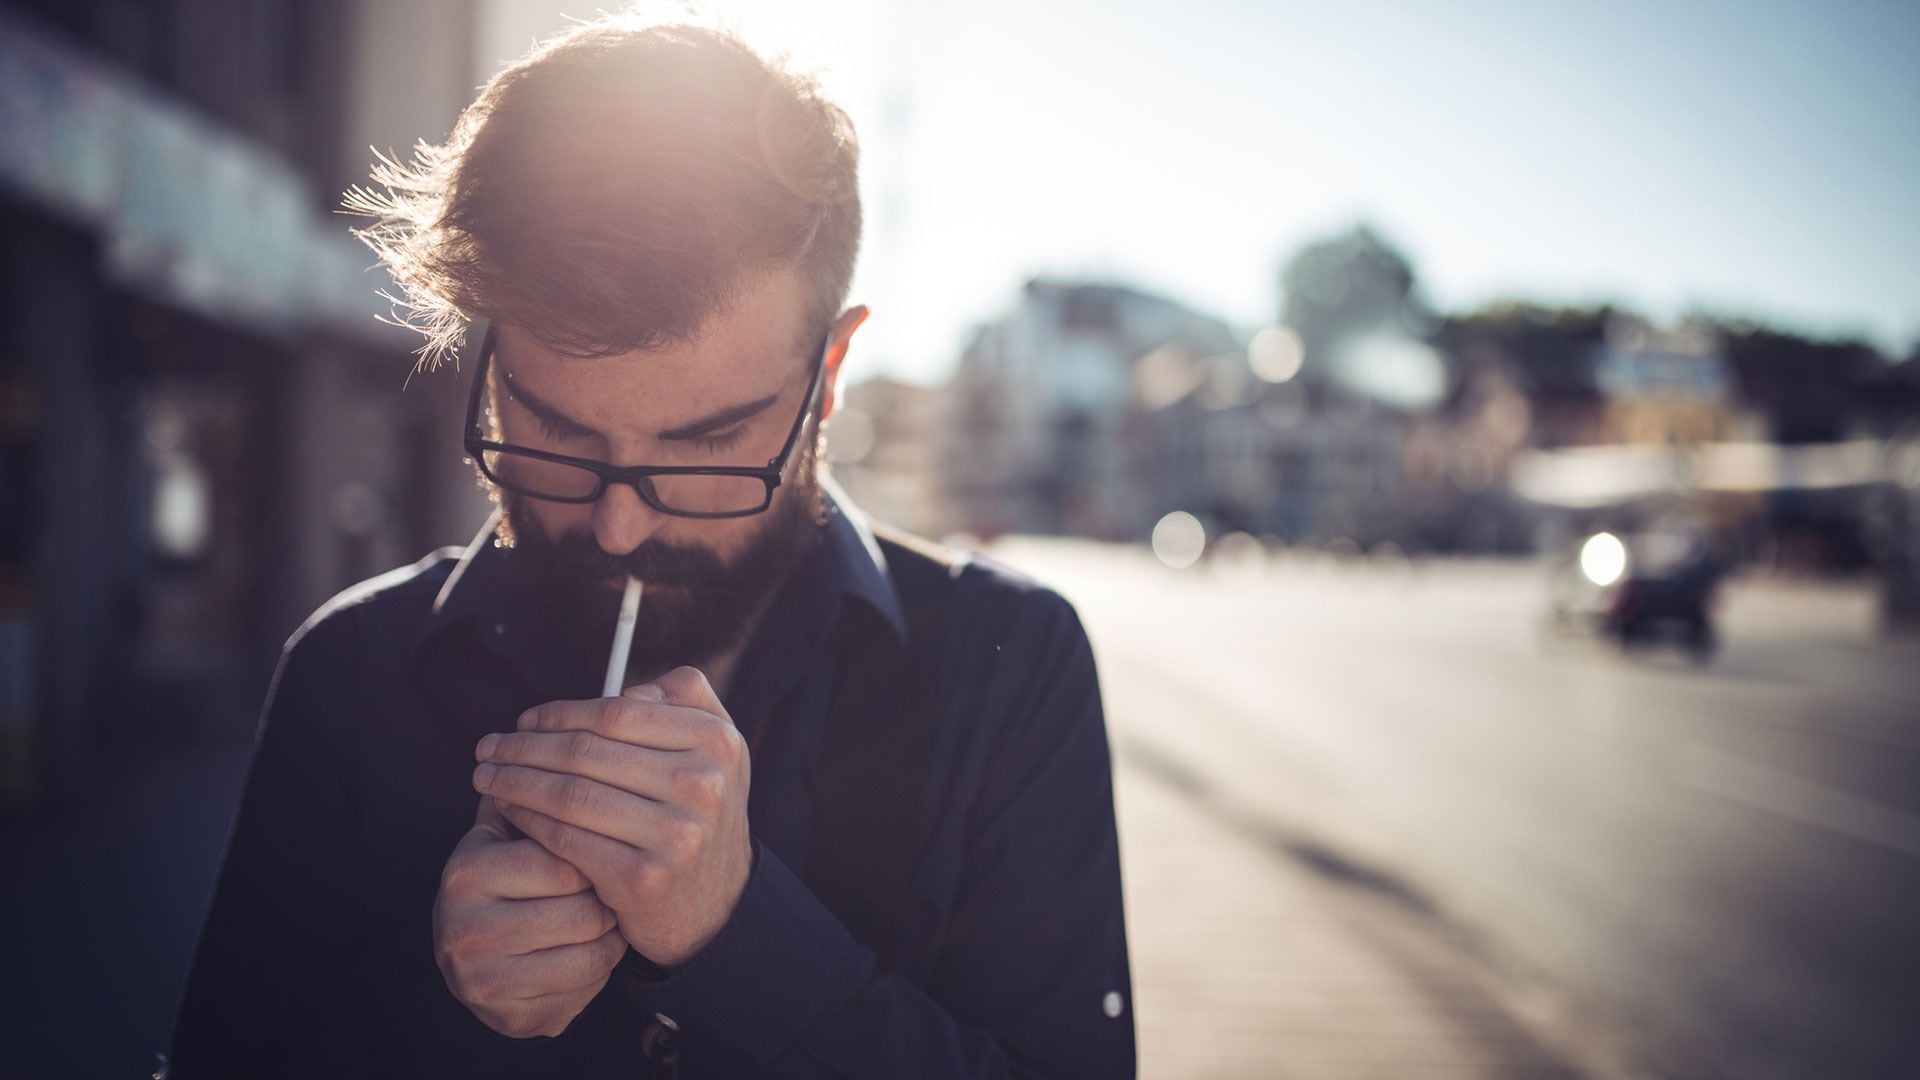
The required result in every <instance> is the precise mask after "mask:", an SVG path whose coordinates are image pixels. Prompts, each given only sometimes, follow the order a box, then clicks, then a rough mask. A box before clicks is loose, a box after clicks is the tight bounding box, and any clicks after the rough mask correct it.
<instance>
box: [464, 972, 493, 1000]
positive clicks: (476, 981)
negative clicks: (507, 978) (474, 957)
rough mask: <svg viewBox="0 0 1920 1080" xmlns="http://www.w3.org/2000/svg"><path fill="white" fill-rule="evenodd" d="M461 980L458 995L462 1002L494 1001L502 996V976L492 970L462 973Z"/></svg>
mask: <svg viewBox="0 0 1920 1080" xmlns="http://www.w3.org/2000/svg"><path fill="white" fill-rule="evenodd" d="M459 980H460V984H461V985H460V989H459V990H458V991H457V994H458V996H459V998H460V999H461V1000H462V1001H492V1000H494V999H495V998H497V997H499V996H500V991H501V979H500V975H499V973H498V972H497V971H495V970H494V969H492V968H480V969H478V970H472V969H470V970H467V971H464V972H461V973H460V976H459Z"/></svg>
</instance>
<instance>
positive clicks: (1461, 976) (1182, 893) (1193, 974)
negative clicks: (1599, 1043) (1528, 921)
mask: <svg viewBox="0 0 1920 1080" xmlns="http://www.w3.org/2000/svg"><path fill="white" fill-rule="evenodd" d="M1102 682H1103V683H1104V684H1105V694H1104V696H1105V698H1106V702H1107V710H1108V724H1109V728H1110V730H1111V733H1112V737H1113V741H1114V753H1115V787H1116V796H1115V797H1116V801H1117V804H1118V814H1119V826H1120V846H1121V860H1122V864H1121V866H1122V873H1123V875H1124V877H1125V887H1126V897H1127V931H1128V935H1129V945H1130V951H1131V954H1132V962H1133V980H1134V997H1135V1007H1136V1013H1135V1024H1136V1028H1137V1031H1138V1035H1139V1043H1140V1075H1141V1076H1142V1077H1143V1078H1146V1080H1157V1078H1174V1077H1178V1078H1182V1080H1185V1078H1190V1077H1191V1078H1214V1077H1306V1078H1340V1080H1348V1078H1359V1077H1369V1078H1370V1077H1394V1078H1399V1077H1419V1078H1422V1080H1443V1078H1454V1077H1459V1078H1467V1077H1476V1078H1477V1077H1496V1078H1506V1077H1515V1078H1520V1077H1524V1078H1529V1080H1531V1078H1543V1080H1544V1078H1549V1077H1555V1078H1558V1077H1580V1076H1586V1075H1590V1074H1591V1070H1589V1069H1583V1068H1579V1067H1576V1066H1574V1065H1573V1064H1571V1063H1570V1062H1569V1061H1568V1060H1567V1057H1566V1053H1565V1052H1564V1051H1562V1050H1558V1049H1556V1048H1554V1047H1552V1046H1550V1045H1549V1042H1548V1040H1546V1039H1544V1038H1543V1037H1542V1034H1541V1033H1540V1032H1539V1031H1537V1030H1536V1028H1538V1027H1539V1026H1540V1025H1539V1022H1538V1021H1537V1020H1535V1021H1532V1022H1529V1021H1526V1020H1523V1019H1522V1018H1521V1017H1520V1016H1518V1015H1517V1013H1518V1011H1519V1010H1518V1009H1517V1008H1516V1004H1515V1001H1516V999H1517V997H1518V995H1516V994H1514V993H1511V992H1510V988H1509V987H1507V986H1505V985H1504V984H1503V983H1502V982H1501V980H1500V978H1499V977H1498V976H1497V974H1496V973H1495V972H1494V971H1492V970H1491V969H1490V968H1489V966H1488V965H1487V964H1486V962H1484V961H1483V960H1481V959H1480V958H1479V957H1478V956H1476V955H1475V953H1474V951H1473V950H1472V948H1471V947H1470V945H1469V943H1468V942H1467V941H1466V940H1465V939H1464V938H1463V937H1462V936H1461V935H1460V934H1458V933H1457V932H1456V931H1454V930H1453V929H1452V928H1451V927H1450V926H1449V925H1448V923H1447V922H1446V921H1445V919H1444V918H1443V917H1442V916H1441V915H1440V914H1439V913H1437V912H1436V911H1435V910H1433V908H1432V907H1431V906H1430V905H1429V904H1428V902H1427V901H1426V900H1425V899H1424V898H1423V897H1422V896H1421V895H1420V894H1419V893H1418V892H1417V891H1415V890H1413V889H1411V888H1409V887H1408V886H1406V885H1405V884H1403V883H1402V882H1400V881H1399V880H1398V879H1396V878H1395V877H1393V876H1392V874H1391V873H1390V872H1387V871H1383V870H1380V869H1376V868H1373V867H1371V866H1369V865H1368V863H1367V862H1366V861H1365V859H1366V858H1367V856H1366V855H1364V854H1362V855H1359V856H1358V858H1356V857H1355V856H1354V855H1351V854H1349V852H1364V850H1365V848H1366V846H1367V845H1365V844H1354V845H1352V846H1351V847H1349V846H1347V845H1344V844H1342V843H1341V841H1342V840H1343V839H1347V838H1348V837H1343V835H1342V823H1341V822H1339V821H1338V820H1335V819H1331V818H1328V817H1327V816H1326V814H1327V810H1326V808H1325V807H1323V806H1321V805H1319V804H1318V803H1316V802H1315V800H1314V797H1313V793H1312V792H1301V791H1297V790H1295V791H1281V790H1279V784H1277V783H1276V781H1275V779H1274V778H1270V777H1263V776H1259V775H1253V771H1254V770H1255V769H1257V768H1258V765H1257V764H1256V763H1255V762H1254V761H1252V760H1249V759H1248V758H1246V757H1244V756H1241V755H1240V754H1239V753H1237V751H1236V748H1235V747H1233V746H1231V745H1227V744H1223V743H1221V742H1217V741H1208V740H1205V739H1198V738H1193V737H1191V728H1190V727H1189V726H1188V725H1186V724H1183V723H1182V720H1183V718H1185V717H1187V716H1190V715H1191V714H1192V711H1193V709H1194V708H1195V707H1196V706H1195V704H1194V703H1193V702H1180V701H1175V700H1170V699H1169V698H1168V696H1167V691H1166V690H1165V689H1164V688H1161V687H1157V686H1153V685H1151V684H1150V683H1148V682H1146V681H1144V680H1140V679H1135V678H1130V677H1128V675H1127V674H1126V673H1125V672H1123V671H1119V670H1114V669H1113V668H1112V667H1110V666H1106V665H1103V670H1102Z"/></svg>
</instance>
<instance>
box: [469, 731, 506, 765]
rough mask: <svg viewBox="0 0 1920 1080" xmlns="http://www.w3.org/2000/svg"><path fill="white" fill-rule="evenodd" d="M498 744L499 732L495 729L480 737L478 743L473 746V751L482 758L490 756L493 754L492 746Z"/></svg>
mask: <svg viewBox="0 0 1920 1080" xmlns="http://www.w3.org/2000/svg"><path fill="white" fill-rule="evenodd" d="M499 745H500V733H499V732H497V731H495V732H489V733H488V734H486V735H485V736H482V737H481V739H480V745H479V746H476V747H474V748H473V752H474V753H475V754H478V755H479V756H480V757H481V758H482V759H486V758H490V757H492V756H493V748H494V747H496V746H499Z"/></svg>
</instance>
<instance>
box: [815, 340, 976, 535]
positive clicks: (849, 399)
mask: <svg viewBox="0 0 1920 1080" xmlns="http://www.w3.org/2000/svg"><path fill="white" fill-rule="evenodd" d="M947 397H948V395H947V391H946V390H945V389H944V388H934V387H925V386H917V385H915V384H913V383H908V382H901V381H900V380H898V379H890V378H886V377H884V376H881V377H875V378H871V379H865V380H862V381H861V382H858V383H856V384H854V385H853V386H851V387H849V388H847V390H846V392H845V393H844V394H842V395H841V397H840V400H839V404H838V405H836V406H835V408H834V413H833V418H832V419H831V420H830V421H829V422H828V423H827V449H828V454H829V456H830V458H831V460H832V463H833V464H832V469H833V475H834V478H835V479H837V480H838V481H839V482H840V484H841V486H842V487H844V488H845V489H846V491H847V493H848V494H849V495H850V496H852V498H853V501H854V504H855V505H857V506H859V507H860V508H861V509H862V510H863V511H865V512H866V513H867V514H869V515H870V516H872V517H874V518H876V519H878V520H880V521H885V522H888V523H890V524H893V525H897V526H899V527H901V528H903V529H906V530H907V531H909V532H912V533H915V534H917V535H920V536H930V537H938V536H944V535H946V534H947V533H949V532H951V531H953V529H954V527H955V526H954V522H953V515H952V513H951V510H950V507H949V505H948V503H947V500H946V493H945V492H944V491H943V490H942V489H941V478H942V474H943V470H942V468H941V462H940V449H941V442H940V439H941V432H942V430H943V429H944V427H945V424H946V407H947Z"/></svg>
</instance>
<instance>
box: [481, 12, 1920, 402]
mask: <svg viewBox="0 0 1920 1080" xmlns="http://www.w3.org/2000/svg"><path fill="white" fill-rule="evenodd" d="M603 4H607V5H608V6H610V0H596V2H593V3H591V4H590V5H578V4H575V5H569V4H565V3H555V2H553V0H490V7H491V9H492V11H491V14H490V16H489V19H488V23H487V26H486V28H485V30H484V31H483V40H482V49H483V50H484V51H485V54H486V55H488V56H490V57H493V58H495V59H496V60H499V61H502V62H503V61H505V60H506V59H508V58H510V57H512V56H514V55H518V54H519V53H520V52H522V51H524V49H525V47H526V45H527V43H528V41H529V39H530V38H531V37H532V36H533V35H536V34H542V33H545V32H547V31H549V30H551V29H555V28H558V27H559V26H561V25H562V20H561V19H560V17H559V12H563V11H571V12H577V13H583V14H590V13H591V12H592V11H593V10H594V8H595V7H598V6H602V5H603ZM719 6H720V9H721V10H722V11H723V12H727V13H729V14H731V13H734V12H737V13H738V16H739V19H740V22H741V24H742V28H743V29H745V30H746V31H747V32H748V33H749V35H750V36H753V37H755V38H756V39H757V40H761V41H768V42H773V43H775V44H776V45H778V46H780V47H784V48H788V49H791V50H792V51H793V52H794V53H795V55H796V57H798V58H800V59H801V60H802V61H803V62H804V63H805V64H807V66H815V67H820V68H822V69H824V71H823V73H824V74H825V75H826V77H827V81H828V84H829V86H830V87H832V89H833V90H834V92H835V94H836V96H837V97H838V99H839V100H840V101H841V103H842V104H843V105H844V106H845V107H846V108H847V109H848V111H849V112H850V113H851V114H852V115H853V117H854V122H855V124H856V126H857V128H858V130H859V132H860V136H861V141H862V147H863V155H864V156H863V162H862V168H863V177H862V190H863V193H864V197H865V200H866V207H867V222H868V226H867V238H866V244H865V249H864V253H863V255H862V258H861V264H860V270H859V273H858V275H857V277H856V279H855V282H854V291H855V296H856V299H858V300H861V301H863V302H866V303H868V304H869V305H871V306H872V308H873V309H874V317H873V319H872V321H871V322H870V323H869V324H868V326H867V328H866V329H864V330H862V332H861V334H862V338H863V339H864V340H863V341H862V342H861V343H860V344H859V345H857V346H856V351H857V352H859V353H861V354H862V355H861V356H860V357H858V358H857V365H856V366H857V367H858V368H859V369H860V370H857V371H855V372H854V375H855V377H860V376H864V375H867V374H873V373H877V372H882V371H884V372H888V373H891V374H894V375H898V376H900V377H903V378H908V379H914V380H917V381H928V382H930V381H937V380H938V379H940V378H942V377H943V376H944V375H945V374H946V373H947V372H948V371H949V370H950V368H951V366H952V364H953V362H954V361H955V359H956V358H957V355H958V352H959V349H960V346H961V344H962V342H963V340H964V335H965V332H966V329H967V327H968V326H969V325H971V324H973V323H975V322H978V321H981V320H984V319H987V318H991V317H992V316H994V315H996V314H998V313H999V312H1001V311H1004V310H1005V309H1006V307H1007V305H1008V304H1009V303H1010V302H1011V300H1012V298H1013V296H1014V295H1015V291H1016V290H1017V289H1018V287H1019V285H1020V283H1021V282H1023V281H1024V280H1025V279H1026V278H1028V277H1030V276H1033V275H1035V274H1039V273H1051V274H1085V275H1090V276H1096V277H1100V278H1103V279H1110V280H1123V281H1129V282H1133V283H1136V284H1139V285H1141V286H1144V287H1147V288H1151V289H1155V290H1158V291H1161V292H1165V293H1167V294H1169V295H1172V296H1174V297H1176V298H1179V299H1181V300H1184V301H1186V302H1188V303H1190V304H1192V305H1194V306H1196V307H1198V308H1201V309H1203V310H1207V311H1211V312H1214V313H1216V314H1219V315H1221V316H1223V317H1225V318H1227V319H1229V320H1231V321H1233V322H1235V323H1236V324H1239V325H1241V326H1243V327H1246V328H1251V327H1254V326H1257V325H1260V324H1261V323H1264V322H1266V321H1269V320H1271V319H1272V317H1273V315H1274V313H1275V311H1276V310H1277V304H1278V293H1277V279H1278V271H1279V267H1280V265H1281V263H1282V262H1283V260H1284V259H1285V258H1286V257H1287V256H1288V255H1289V254H1290V253H1291V252H1292V251H1293V250H1295V249H1296V248H1297V247H1299V246H1300V245H1301V244H1302V243H1304V242H1307V241H1309V240H1311V239H1314V238H1316V237H1318V236H1320V235H1324V234H1326V233H1328V232H1330V231H1334V230H1339V229H1343V228H1345V227H1346V226H1348V225H1350V224H1352V223H1354V222H1356V221H1362V220H1364V221H1367V222H1371V223H1372V224H1374V225H1375V226H1376V227H1377V228H1378V229H1380V230H1381V231H1382V232H1383V233H1384V234H1385V235H1386V236H1387V237H1388V238H1389V239H1391V240H1392V241H1394V242H1396V243H1397V244H1399V245H1400V246H1401V247H1402V249H1403V250H1405V251H1406V253H1407V254H1408V256H1409V257H1410V258H1411V259H1412V261H1413V263H1414V267H1415V269H1416V272H1417V273H1418V275H1419V278H1420V280H1421V282H1422V285H1423V287H1424V288H1425V290H1426V292H1427V295H1428V296H1429V297H1430V298H1431V299H1432V300H1433V301H1434V302H1435V303H1437V304H1438V305H1439V306H1440V307H1441V308H1442V309H1443V310H1456V309H1460V308H1464V307H1469V306H1472V305H1475V304H1477V303H1480V302H1482V301H1485V300H1487V299H1492V298H1499V297H1509V298H1513V297H1518V298H1531V299H1540V300H1548V301H1582V300H1600V299H1614V300H1620V301H1624V302H1627V303H1629V304H1632V305H1634V306H1637V307H1640V308H1642V309H1644V310H1647V311H1649V312H1651V313H1652V314H1654V315H1656V316H1658V317H1663V318H1665V317H1671V316H1672V315H1674V314H1676V313H1678V312H1680V311H1683V310H1686V309H1687V308H1688V307H1689V306H1692V305H1705V306H1707V307H1709V308H1711V309H1713V310H1716V311H1724V312H1730V313H1735V314H1746V315H1753V316H1758V317H1761V318H1765V319H1768V320H1771V321H1775V322H1778V323H1781V324H1784V325H1787V326H1790V327H1794V328H1798V329H1802V330H1807V331H1812V332H1831V333H1846V332H1851V333H1862V334H1866V335H1868V336H1870V337H1871V338H1872V339H1874V340H1875V341H1877V342H1878V343H1879V344H1880V345H1881V346H1882V347H1883V348H1887V349H1890V350H1894V351H1896V352H1898V353H1901V354H1904V353H1905V352H1906V350H1907V349H1909V348H1911V347H1912V346H1913V344H1914V343H1915V341H1916V338H1920V49H1917V48H1916V46H1920V5H1916V4H1911V3H1903V2H1898V0H1886V2H1875V0H1856V2H1829V3H1813V2H1801V3H1783V2H1768V0H1745V2H1740V0H1689V2H1687V3H1679V4H1676V3H1660V2H1655V0H1625V2H1615V3H1608V4H1604V5H1601V4H1581V5H1575V4H1567V3H1561V4H1541V3H1529V2H1526V0H1454V2H1441V0H1429V2H1426V3H1385V2H1374V3H1368V4H1365V5H1361V4H1328V3H1325V2H1294V0H1184V2H1182V3H1179V4H1173V3H1158V4H1155V3H1136V2H1132V0H1046V2H1044V3H1033V2H1030V0H1028V2H1023V0H967V2H964V3H962V2H958V0H954V2H943V0H834V2H822V3H802V2H796V0H738V2H736V3H725V2H722V3H721V4H720V5H719Z"/></svg>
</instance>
